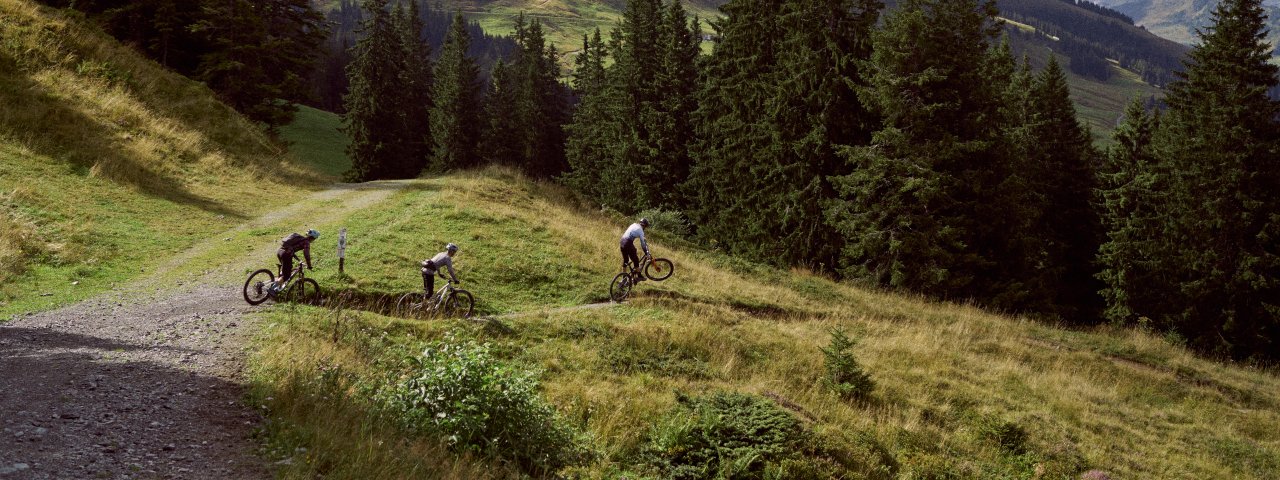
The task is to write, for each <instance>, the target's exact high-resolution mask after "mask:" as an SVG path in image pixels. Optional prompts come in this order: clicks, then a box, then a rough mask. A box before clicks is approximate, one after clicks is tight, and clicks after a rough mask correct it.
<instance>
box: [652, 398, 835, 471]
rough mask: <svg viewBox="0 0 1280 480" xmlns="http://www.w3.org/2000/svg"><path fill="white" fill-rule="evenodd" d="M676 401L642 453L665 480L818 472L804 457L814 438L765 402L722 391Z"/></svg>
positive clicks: (789, 417) (763, 399)
mask: <svg viewBox="0 0 1280 480" xmlns="http://www.w3.org/2000/svg"><path fill="white" fill-rule="evenodd" d="M677 401H678V402H679V405H678V406H677V407H676V409H675V410H673V411H672V412H670V413H669V414H668V415H667V417H666V418H664V419H663V420H661V421H660V422H659V423H658V424H657V425H656V426H655V427H654V428H653V430H652V432H651V433H650V436H649V437H650V438H649V444H648V445H647V447H645V450H644V452H643V456H644V457H646V460H647V463H649V464H650V465H651V466H653V467H654V468H656V469H657V470H659V472H660V473H661V477H662V478H669V479H695V478H742V479H748V478H798V477H809V476H813V475H815V474H816V473H815V472H814V470H815V469H818V468H819V466H818V465H814V464H812V462H808V461H806V459H805V457H804V456H803V455H802V454H801V452H803V451H805V450H806V447H807V446H808V445H809V443H810V434H809V433H808V432H807V431H806V430H805V429H804V428H803V426H802V425H801V424H800V421H799V420H798V419H796V418H795V417H794V416H792V415H791V414H790V413H788V412H787V411H785V410H783V409H782V408H780V407H778V406H777V405H776V404H774V403H773V402H771V401H769V400H768V399H766V398H763V397H760V396H756V395H750V394H745V393H736V392H717V393H714V394H711V395H708V396H705V397H697V398H690V397H686V396H683V395H680V394H677Z"/></svg>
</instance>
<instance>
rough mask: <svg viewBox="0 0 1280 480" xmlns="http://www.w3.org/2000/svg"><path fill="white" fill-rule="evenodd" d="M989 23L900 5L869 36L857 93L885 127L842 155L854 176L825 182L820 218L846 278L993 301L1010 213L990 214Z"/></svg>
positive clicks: (992, 103)
mask: <svg viewBox="0 0 1280 480" xmlns="http://www.w3.org/2000/svg"><path fill="white" fill-rule="evenodd" d="M996 13H997V11H996V8H995V2H994V1H993V0H981V1H979V0H963V1H956V0H907V1H905V2H903V4H902V5H901V6H900V7H899V9H898V10H896V11H894V12H892V13H890V14H889V15H888V17H887V19H886V20H885V21H884V27H883V28H882V29H880V30H878V31H877V32H876V33H875V35H874V45H875V51H874V53H873V55H872V61H871V64H872V68H873V71H874V73H873V74H872V75H871V78H870V84H871V88H870V90H869V92H868V93H869V98H871V99H873V100H874V102H875V104H876V105H877V106H878V107H879V109H880V111H881V112H882V113H883V114H884V122H885V124H884V127H883V128H882V129H881V130H879V131H877V132H876V133H875V135H874V136H873V139H872V142H871V145H870V146H866V147H856V148H849V149H846V150H844V152H843V153H844V155H845V156H846V158H847V160H848V161H849V162H850V163H851V166H852V167H853V169H854V170H853V173H851V174H849V175H845V176H841V177H837V178H836V179H835V182H836V187H837V190H838V193H839V194H840V196H841V198H842V201H840V202H836V203H834V204H833V205H832V208H831V211H830V214H831V218H832V220H833V221H834V223H835V225H836V226H837V227H838V229H839V231H840V232H841V233H842V234H844V236H845V238H846V242H847V243H846V245H845V248H844V250H843V252H842V259H843V264H844V269H843V271H844V273H845V274H846V275H848V276H850V277H853V278H859V279H863V280H864V281H867V282H870V283H873V284H877V285H885V286H894V287H902V288H907V289H911V290H916V291H921V292H929V293H931V294H933V295H937V296H941V297H947V298H975V299H978V300H979V301H982V302H984V303H989V304H996V305H1000V304H1002V303H1004V300H1001V299H1002V298H1003V296H1005V295H1006V294H1008V293H1009V292H1008V291H1009V288H1008V287H1009V285H1008V284H1007V283H1005V282H1004V281H1003V279H1002V278H1001V277H1000V275H999V273H1000V263H1001V260H1002V258H1003V256H1004V255H1007V252H1006V250H1007V247H1008V245H1009V243H1008V238H1007V236H1006V235H1007V232H1008V231H1009V229H1010V225H1011V224H1012V225H1016V224H1017V223H1018V222H1019V220H1018V218H1017V217H1019V216H1021V215H1020V214H1015V215H1013V217H1014V218H1009V217H1010V212H1008V211H1002V210H1004V209H1006V208H1007V207H1008V205H1009V204H1010V203H1011V202H1010V199H1011V198H1013V197H1012V196H1011V195H1008V194H1007V193H1006V191H1005V189H1002V188H1001V185H1003V184H1004V182H1005V180H1006V179H1007V178H1008V177H1009V176H1010V175H1011V174H1012V166H1013V164H1012V162H1011V161H1010V159H1009V157H1008V155H1007V153H1008V151H1009V150H1010V149H1009V147H1008V146H1007V145H1006V140H1005V139H1004V137H1003V135H1002V133H1003V130H1004V128H1003V126H1002V125H1001V124H1000V122H1001V120H1002V117H1003V115H1002V108H1001V107H1002V105H1001V101H1002V99H1003V98H1004V91H1005V86H1006V85H1008V84H1009V83H1010V81H1011V79H1010V78H1004V79H997V78H993V75H992V72H993V69H992V65H991V58H992V57H991V53H990V50H991V43H990V42H991V40H992V39H994V38H995V36H996V35H997V34H998V33H999V29H1000V25H999V24H998V23H997V22H996V20H995V16H996ZM1006 63H1007V62H1006ZM1004 70H1005V71H1007V70H1008V69H1007V68H1006V69H1004Z"/></svg>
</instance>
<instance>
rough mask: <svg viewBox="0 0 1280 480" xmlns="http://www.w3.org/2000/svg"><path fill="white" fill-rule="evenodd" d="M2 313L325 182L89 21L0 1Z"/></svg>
mask: <svg viewBox="0 0 1280 480" xmlns="http://www.w3.org/2000/svg"><path fill="white" fill-rule="evenodd" d="M0 18H3V21H0V38H3V39H4V41H3V42H0V105H3V106H4V107H3V108H0V321H2V320H3V319H5V318H7V317H8V316H9V315H10V314H14V313H20V312H26V311H31V310H39V309H47V308H50V307H53V306H57V305H61V304H65V303H67V302H70V301H74V300H77V299H82V298H86V297H88V296H90V295H92V294H94V293H97V292H101V291H102V290H104V289H108V288H111V287H112V286H114V285H117V284H119V283H122V282H123V281H125V280H128V279H131V278H134V277H136V276H138V275H139V274H141V273H143V272H145V271H146V270H148V269H150V268H152V267H153V266H155V265H157V264H159V263H162V262H164V261H166V260H167V259H168V258H169V257H171V256H173V255H175V254H177V253H179V252H181V251H183V250H186V249H187V247H189V246H191V245H192V244H194V243H195V242H197V241H200V240H202V239H203V237H205V236H207V235H211V234H213V233H215V232H219V231H222V230H225V229H227V228H230V227H232V226H234V225H238V224H240V223H242V222H244V221H245V220H246V219H248V218H251V217H253V216H255V215H257V214H259V213H261V212H265V211H269V210H273V209H275V208H277V207H278V206H279V205H281V204H287V203H292V202H293V201H294V200H295V199H297V198H300V197H301V196H302V195H303V194H305V193H306V192H307V191H308V190H312V189H315V188H318V187H320V186H322V185H325V184H327V183H329V182H330V181H331V180H332V179H331V177H328V176H326V175H324V174H318V173H316V172H315V171H314V170H312V169H311V168H310V167H308V166H306V165H304V164H302V163H301V162H298V161H296V160H294V159H293V158H292V157H291V156H290V155H289V153H288V152H287V151H286V150H285V149H284V148H282V147H281V146H280V145H278V144H277V143H275V142H274V141H273V140H271V139H270V138H268V137H267V136H266V135H265V134H263V133H262V130H261V128H260V127H259V126H257V125H254V124H252V123H251V122H249V121H248V120H246V119H245V118H244V117H242V116H240V115H239V114H237V113H236V112H235V111H234V110H232V109H231V108H229V107H227V106H226V105H223V104H222V103H221V102H219V101H218V100H217V99H216V98H215V97H214V94H213V92H211V91H210V90H209V89H208V88H207V87H205V86H204V85H202V84H199V83H197V82H194V81H191V80H189V79H187V78H185V77H182V76H180V75H177V74H174V73H173V72H170V71H168V70H165V69H164V68H162V67H161V66H159V65H157V64H155V63H154V62H152V61H150V60H147V59H145V58H143V57H142V56H140V55H138V54H137V53H136V52H135V51H134V50H132V49H130V48H128V47H125V46H123V45H120V44H119V43H118V42H116V41H115V40H113V39H111V38H110V37H109V36H107V35H105V34H103V33H102V32H101V30H99V29H98V28H97V27H95V26H93V25H91V24H88V23H86V22H84V21H83V20H78V19H77V18H76V17H74V16H73V17H68V16H66V12H64V11H60V10H54V9H50V8H47V7H42V6H39V5H38V4H36V3H34V2H30V1H26V0H0Z"/></svg>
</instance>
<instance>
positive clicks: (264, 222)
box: [0, 182, 409, 480]
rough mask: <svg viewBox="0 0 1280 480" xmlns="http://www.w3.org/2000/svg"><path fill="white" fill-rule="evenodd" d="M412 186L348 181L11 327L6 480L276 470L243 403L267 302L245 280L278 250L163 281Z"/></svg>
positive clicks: (7, 335) (7, 333)
mask: <svg viewBox="0 0 1280 480" xmlns="http://www.w3.org/2000/svg"><path fill="white" fill-rule="evenodd" d="M408 184H409V182H379V183H373V184H361V185H337V186H335V187H333V188H331V189H329V190H325V191H323V192H318V193H316V194H314V195H312V196H311V197H310V198H309V199H307V200H304V201H302V202H299V203H297V204H294V205H290V206H288V207H285V208H283V209H281V210H279V211H276V212H272V213H269V214H267V215H264V216H262V217H260V218H258V219H256V220H254V221H251V222H249V223H246V224H245V225H242V226H240V227H237V228H236V229H233V230H232V231H230V232H225V233H226V234H224V235H218V236H216V238H211V239H210V240H209V241H207V242H205V243H204V244H202V245H197V246H196V247H194V248H192V249H191V250H189V251H188V252H185V253H184V254H182V255H178V256H177V257H176V258H174V259H173V260H172V261H170V262H167V263H166V264H165V265H163V266H162V267H161V268H159V269H158V270H157V271H155V272H151V273H150V275H148V277H147V278H144V279H140V280H138V281H135V282H132V283H131V284H130V285H127V286H122V287H121V288H119V289H117V290H113V291H112V292H108V293H106V294H104V295H100V296H98V297H96V298H94V299H91V300H88V301H85V302H81V303H78V304H75V305H71V306H68V307H64V308H61V309H58V310H54V311H49V312H42V313H37V314H29V315H26V316H21V317H18V318H15V319H14V320H13V321H10V322H8V323H5V324H0V429H2V430H0V479H4V480H8V479H11V478H13V479H61V478H184V479H185V478H218V479H222V478H237V479H240V478H270V476H271V465H270V464H268V463H267V462H266V461H265V460H263V459H262V458H261V457H260V456H259V455H258V454H257V451H256V449H257V445H256V443H255V442H254V441H253V439H252V435H253V431H254V428H255V427H256V426H257V425H258V423H259V421H260V416H259V415H258V413H257V412H256V411H255V408H254V406H253V405H244V404H243V400H244V388H245V387H244V382H243V376H242V370H243V368H244V358H245V354H246V352H245V346H246V343H247V340H248V339H249V338H250V336H251V335H252V334H253V332H254V331H255V330H256V329H255V328H254V327H255V326H254V325H253V324H252V323H253V322H252V320H251V319H250V318H249V317H247V316H246V314H247V313H249V312H252V311H254V310H256V308H255V307H249V306H248V305H246V304H245V303H244V301H243V300H242V299H241V298H240V292H239V287H240V285H239V283H240V282H241V281H242V279H240V278H238V275H240V272H243V271H244V269H245V268H246V267H248V266H252V265H257V264H262V263H264V262H269V261H270V259H271V258H272V253H273V251H274V249H275V248H276V245H265V244H264V245H259V246H257V247H256V248H255V250H254V251H253V253H251V254H249V255H246V256H244V257H239V258H236V259H234V261H232V262H230V263H227V264H225V265H223V266H222V267H220V268H217V269H214V270H211V271H208V272H204V273H203V274H202V275H201V276H199V277H198V278H197V279H196V280H195V281H194V282H191V281H188V282H185V286H176V284H175V285H167V284H166V283H165V282H168V280H164V279H163V278H164V277H165V275H166V274H168V273H171V272H173V271H174V270H175V269H179V268H182V267H183V265H184V264H185V263H186V262H187V261H190V260H191V259H194V258H196V257H198V256H199V255H200V254H201V252H203V251H205V250H206V249H208V248H211V247H212V246H213V245H216V244H217V243H216V242H219V241H223V239H224V237H228V236H229V235H230V234H233V233H235V232H238V231H242V230H244V229H251V228H260V227H264V226H268V225H270V224H272V223H275V222H278V221H283V220H288V219H290V218H292V217H293V216H295V215H298V214H300V213H301V212H304V211H306V208H307V206H308V205H309V204H314V203H315V202H317V201H324V200H342V203H341V206H340V207H335V208H331V209H325V210H324V212H323V214H322V215H323V216H324V217H327V218H330V219H336V218H339V217H340V216H341V215H345V214H347V213H349V212H351V211H354V210H359V209H363V208H367V207H369V206H372V205H375V204H377V203H378V202H381V201H382V200H385V199H386V198H388V197H390V196H391V194H393V193H394V192H395V191H397V190H399V189H400V188H401V187H404V186H405V185H408ZM309 220H312V221H324V220H325V218H315V217H314V216H313V218H310V219H309ZM255 255H257V256H256V257H255ZM158 286H161V287H163V288H158ZM149 292H150V293H149ZM268 308H269V307H268Z"/></svg>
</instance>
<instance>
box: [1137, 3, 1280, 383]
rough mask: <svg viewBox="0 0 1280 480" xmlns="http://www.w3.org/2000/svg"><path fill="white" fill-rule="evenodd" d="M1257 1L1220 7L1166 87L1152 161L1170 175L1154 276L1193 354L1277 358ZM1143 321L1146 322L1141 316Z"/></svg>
mask: <svg viewBox="0 0 1280 480" xmlns="http://www.w3.org/2000/svg"><path fill="white" fill-rule="evenodd" d="M1265 19H1266V16H1265V14H1264V13H1263V9H1262V6H1261V2H1260V0H1224V1H1223V2H1221V3H1220V4H1219V5H1218V7H1217V9H1216V10H1215V11H1214V13H1213V24H1212V25H1211V26H1209V27H1207V28H1206V29H1205V30H1203V31H1202V32H1201V43H1200V45H1198V46H1196V47H1195V48H1194V49H1192V51H1191V53H1190V54H1189V56H1188V58H1189V59H1188V61H1187V70H1186V72H1185V73H1182V74H1181V75H1180V80H1179V81H1177V82H1175V83H1173V84H1172V85H1170V87H1169V94H1168V97H1167V100H1166V101H1167V102H1168V105H1169V110H1168V114H1167V115H1166V116H1165V118H1164V119H1163V120H1162V122H1161V128H1160V130H1159V132H1158V134H1157V135H1156V141H1155V143H1156V152H1157V156H1158V157H1159V158H1160V163H1161V164H1164V165H1165V171H1167V172H1168V174H1169V177H1168V181H1169V185H1168V190H1167V192H1164V193H1165V194H1166V195H1167V196H1168V198H1169V199H1170V201H1169V202H1167V205H1168V207H1169V211H1167V212H1166V213H1167V215H1168V219H1169V220H1168V221H1167V222H1166V225H1165V231H1164V236H1165V238H1166V242H1168V244H1169V245H1171V246H1172V252H1171V254H1170V255H1167V256H1166V257H1165V258H1160V259H1159V265H1157V266H1156V267H1155V268H1156V269H1157V270H1156V271H1157V274H1159V275H1162V276H1164V277H1166V278H1172V279H1174V281H1175V282H1176V283H1175V289H1174V291H1171V292H1164V295H1165V296H1166V298H1167V299H1168V301H1169V302H1170V303H1172V305H1167V306H1165V308H1158V309H1156V310H1157V311H1171V312H1174V313H1171V314H1168V315H1167V316H1166V317H1165V318H1167V322H1168V323H1170V324H1172V325H1173V326H1174V327H1175V329H1176V331H1177V332H1178V333H1179V334H1182V335H1184V336H1185V337H1186V338H1187V339H1188V340H1190V341H1191V343H1192V344H1194V345H1197V346H1199V347H1201V348H1205V349H1208V350H1212V351H1215V352H1219V353H1223V354H1231V355H1234V356H1237V357H1244V356H1249V355H1259V356H1269V357H1271V358H1276V357H1280V300H1277V299H1280V248H1278V247H1277V245H1278V243H1280V163H1277V162H1276V158H1277V155H1278V154H1280V120H1278V119H1277V115H1280V103H1277V102H1276V101H1275V100H1273V99H1271V98H1269V97H1268V96H1267V92H1268V90H1270V89H1272V88H1275V87H1276V85H1277V77H1276V74H1277V69H1278V67H1277V66H1276V65H1273V64H1270V63H1268V59H1269V57H1270V55H1269V54H1270V50H1271V47H1270V46H1269V45H1267V44H1266V43H1265V41H1264V35H1265V33H1266V27H1265ZM1139 314H1140V315H1145V314H1146V312H1139Z"/></svg>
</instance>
